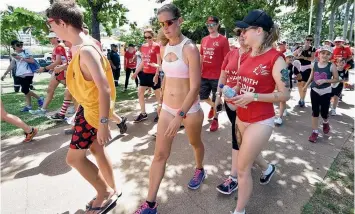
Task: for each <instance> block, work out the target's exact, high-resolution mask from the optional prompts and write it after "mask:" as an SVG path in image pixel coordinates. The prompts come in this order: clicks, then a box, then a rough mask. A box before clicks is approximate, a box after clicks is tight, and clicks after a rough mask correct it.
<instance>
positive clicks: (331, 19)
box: [328, 8, 336, 40]
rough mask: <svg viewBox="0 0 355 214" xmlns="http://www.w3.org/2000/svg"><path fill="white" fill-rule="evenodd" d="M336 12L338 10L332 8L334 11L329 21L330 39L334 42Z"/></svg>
mask: <svg viewBox="0 0 355 214" xmlns="http://www.w3.org/2000/svg"><path fill="white" fill-rule="evenodd" d="M335 11H336V8H332V11H331V13H330V18H329V19H330V21H329V34H328V39H329V40H333V39H334V19H335Z"/></svg>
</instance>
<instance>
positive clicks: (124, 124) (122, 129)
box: [117, 117, 127, 134]
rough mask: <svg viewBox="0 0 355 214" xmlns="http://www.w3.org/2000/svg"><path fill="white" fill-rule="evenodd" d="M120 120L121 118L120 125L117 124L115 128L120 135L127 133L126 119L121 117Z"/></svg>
mask: <svg viewBox="0 0 355 214" xmlns="http://www.w3.org/2000/svg"><path fill="white" fill-rule="evenodd" d="M121 118H122V121H121V123H120V124H117V127H118V128H119V129H120V133H121V134H124V133H126V131H127V124H126V122H127V118H126V117H121Z"/></svg>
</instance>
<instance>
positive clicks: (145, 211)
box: [134, 202, 158, 214]
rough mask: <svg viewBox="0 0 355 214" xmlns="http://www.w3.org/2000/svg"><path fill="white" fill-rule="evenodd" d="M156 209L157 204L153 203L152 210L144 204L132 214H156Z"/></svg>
mask: <svg viewBox="0 0 355 214" xmlns="http://www.w3.org/2000/svg"><path fill="white" fill-rule="evenodd" d="M157 207H158V204H157V203H155V206H154V207H153V208H150V207H149V205H148V203H147V202H144V203H143V204H142V205H141V206H140V207H139V209H138V210H137V211H136V212H134V214H157V213H158V212H157Z"/></svg>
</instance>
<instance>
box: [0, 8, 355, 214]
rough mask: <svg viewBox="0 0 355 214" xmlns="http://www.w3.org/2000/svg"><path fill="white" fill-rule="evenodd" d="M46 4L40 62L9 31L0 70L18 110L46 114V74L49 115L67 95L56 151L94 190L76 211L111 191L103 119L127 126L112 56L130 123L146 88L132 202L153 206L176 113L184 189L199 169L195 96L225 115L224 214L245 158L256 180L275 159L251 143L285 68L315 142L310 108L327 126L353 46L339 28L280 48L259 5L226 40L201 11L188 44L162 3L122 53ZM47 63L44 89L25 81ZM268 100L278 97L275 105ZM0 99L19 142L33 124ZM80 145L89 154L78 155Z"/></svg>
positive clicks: (269, 119)
mask: <svg viewBox="0 0 355 214" xmlns="http://www.w3.org/2000/svg"><path fill="white" fill-rule="evenodd" d="M46 15H47V25H48V27H49V29H50V30H51V31H52V32H51V33H50V34H49V35H48V36H47V37H48V38H49V39H50V42H51V44H52V45H53V47H54V49H53V55H52V63H51V64H50V65H48V66H45V67H40V68H38V69H36V70H35V71H33V70H32V69H31V65H32V64H35V61H34V59H33V57H32V55H31V53H30V52H28V51H26V50H25V49H23V43H22V42H21V41H18V40H14V41H13V42H12V43H11V45H12V47H13V49H14V54H13V55H12V58H13V60H12V63H11V64H10V66H9V68H8V69H7V71H6V73H5V74H4V76H3V77H2V79H3V78H4V77H5V76H6V74H7V73H9V72H12V71H13V70H15V72H14V74H15V76H16V78H15V79H16V85H20V87H21V92H22V93H24V95H25V99H26V106H25V107H24V108H23V109H22V111H23V112H29V113H31V114H35V115H42V116H44V115H46V114H47V108H48V105H49V104H50V102H51V101H52V99H53V96H54V94H55V89H56V88H57V87H58V85H59V84H60V83H61V84H63V85H64V86H65V87H66V90H65V92H64V100H63V104H62V107H61V109H60V111H59V112H58V113H56V114H54V115H52V116H50V118H51V119H53V120H64V119H65V115H66V114H67V112H68V108H69V107H70V106H71V105H72V103H74V106H73V109H74V110H72V112H73V113H74V112H75V114H74V116H73V118H74V120H73V127H72V129H71V130H70V132H69V134H72V137H71V142H70V146H69V150H68V153H67V158H66V160H67V163H68V164H69V165H70V166H72V167H73V168H75V169H76V170H77V171H78V172H79V173H80V174H81V176H82V177H83V178H84V179H85V180H86V181H88V182H89V183H90V184H91V185H92V186H93V187H94V188H95V190H96V192H97V194H96V196H95V197H93V199H92V200H91V201H89V202H88V204H87V205H86V212H87V213H90V214H94V213H102V212H104V211H105V210H106V209H107V208H108V207H110V206H111V205H112V204H113V203H114V202H115V201H116V200H117V199H118V198H119V197H120V196H121V194H122V193H121V192H120V191H119V190H118V189H117V187H116V185H115V179H114V174H113V169H112V163H111V161H110V158H109V157H108V155H107V153H106V151H105V144H106V143H108V142H109V141H110V140H111V134H110V129H109V127H108V122H109V120H113V121H115V122H116V123H117V127H118V128H119V130H120V133H121V134H123V133H125V132H126V131H127V125H126V122H127V118H125V117H120V116H118V115H117V114H116V113H115V112H114V104H115V101H116V87H119V77H120V73H121V64H123V66H124V71H125V74H126V77H125V84H124V91H127V88H128V85H129V79H130V78H131V79H132V80H134V81H135V85H136V87H137V93H138V99H139V104H140V113H139V115H138V116H137V117H136V118H135V119H134V123H139V122H141V121H143V120H146V119H147V118H148V116H147V112H146V108H145V96H144V94H145V93H146V91H147V89H150V88H152V89H153V91H154V94H155V98H156V102H157V105H158V107H157V109H156V111H157V112H156V117H155V118H154V122H157V123H158V125H157V133H156V143H155V152H154V158H153V161H152V164H151V167H150V173H149V191H148V195H147V197H146V201H144V202H143V203H142V205H141V206H140V207H139V209H138V210H137V211H136V212H135V214H156V213H157V207H158V204H157V202H156V201H157V194H158V191H159V186H160V183H161V181H162V179H163V177H164V173H165V168H166V163H167V161H168V158H169V156H170V153H171V149H172V143H173V141H174V138H175V136H176V134H177V132H178V131H179V129H180V128H181V125H182V124H183V126H184V127H185V130H186V132H185V133H186V135H187V137H188V140H189V143H190V144H191V146H192V147H191V148H192V149H193V152H194V156H195V162H196V163H195V165H196V166H195V169H194V171H193V173H192V177H191V180H190V181H189V183H188V184H187V187H188V188H190V189H192V190H196V189H198V188H199V187H200V186H201V184H202V183H203V181H204V179H205V178H206V171H205V170H204V165H203V160H204V153H205V148H204V144H203V142H202V138H201V133H202V123H203V121H204V113H203V111H202V108H201V106H200V102H201V101H203V102H205V103H207V104H208V105H209V106H210V110H209V113H208V120H210V121H211V123H210V131H211V132H216V131H218V128H219V123H218V115H219V112H221V111H222V110H223V106H224V109H225V111H226V113H227V116H228V118H229V120H230V122H231V129H232V132H231V133H232V136H231V139H232V160H231V174H230V175H229V177H228V178H226V179H225V180H223V181H222V182H221V184H218V185H217V187H216V189H217V191H219V192H220V193H222V194H227V195H230V194H232V193H233V192H234V191H236V190H238V200H237V204H236V207H235V209H234V211H233V214H243V213H245V207H246V206H247V204H248V201H249V200H250V199H251V194H252V189H253V182H252V175H251V169H252V166H253V164H254V163H255V164H256V165H257V166H258V167H259V168H260V170H261V176H260V179H259V180H260V184H262V185H266V184H268V183H269V182H270V180H271V178H272V176H273V175H274V173H275V172H276V166H275V165H273V164H269V163H268V162H267V161H266V160H265V159H264V158H263V157H262V155H261V152H262V149H263V148H264V147H265V146H266V145H267V143H268V141H269V138H270V136H271V134H272V131H273V129H274V127H275V125H282V124H283V117H285V116H287V109H286V106H287V105H286V103H287V101H288V100H289V99H290V91H291V89H292V87H293V84H294V80H295V81H297V88H298V92H299V95H300V100H299V102H298V105H299V107H300V108H304V107H305V98H306V95H307V90H308V88H309V86H310V98H311V104H312V130H311V135H310V137H309V139H308V140H309V141H310V142H313V143H315V142H316V141H317V138H318V133H319V131H318V126H319V123H318V118H319V115H320V116H321V117H322V119H323V121H322V124H323V132H324V134H328V133H329V132H330V129H331V126H330V125H329V119H328V118H329V112H330V113H331V115H336V108H337V105H338V102H339V100H340V99H341V95H342V90H343V88H344V84H346V83H347V81H348V78H349V73H348V72H349V69H352V68H353V67H354V61H353V53H352V51H351V49H350V48H349V47H348V46H346V45H345V44H344V42H345V41H344V40H343V39H342V38H340V37H337V38H336V39H335V40H334V44H335V46H334V47H332V46H333V41H330V40H326V41H324V44H323V46H321V47H319V48H318V49H316V48H315V47H314V46H313V45H312V44H313V36H312V35H307V36H306V38H305V41H304V42H303V44H300V43H299V44H295V46H294V47H291V48H289V47H288V44H287V42H286V41H280V42H278V41H279V36H280V31H279V27H278V25H277V24H275V23H274V21H273V20H272V18H271V17H270V16H269V15H268V14H267V13H266V12H265V11H263V10H252V11H250V12H249V13H248V14H247V15H246V16H245V17H244V19H243V20H241V21H237V22H236V28H235V30H234V32H235V36H236V42H237V45H236V46H234V47H232V46H230V44H229V43H228V39H227V38H226V37H225V36H223V35H221V34H220V33H219V32H218V30H219V27H220V22H219V18H218V17H216V16H209V17H207V20H206V22H205V24H206V27H207V29H208V32H209V35H207V36H206V37H204V38H203V39H202V41H201V46H200V48H198V47H197V46H196V45H195V44H194V43H193V42H192V41H191V40H190V39H189V38H187V37H186V36H184V35H183V34H182V33H181V25H182V23H183V18H182V14H181V12H180V10H179V8H177V7H176V6H175V5H173V4H166V5H164V6H162V7H161V8H160V9H159V10H158V11H157V18H158V21H159V24H160V26H161V29H160V31H159V33H158V35H156V32H154V31H153V30H152V29H151V28H147V29H145V30H144V39H145V43H144V44H141V45H139V47H138V48H135V45H134V44H128V49H127V51H126V52H125V54H124V62H123V63H121V61H120V54H119V51H120V50H119V48H118V46H117V45H115V44H112V45H111V50H110V51H109V52H108V54H107V56H105V55H104V54H103V52H102V50H101V44H100V43H99V42H98V41H97V40H95V39H94V38H92V37H91V36H89V35H88V33H89V32H88V28H87V26H86V25H85V24H84V23H83V19H84V18H83V14H82V12H80V9H79V7H78V6H77V5H76V3H75V1H57V2H55V3H53V4H52V5H51V6H50V8H48V9H47V11H46ZM155 38H158V39H157V40H156V39H155ZM48 71H49V72H50V73H51V79H50V82H49V85H48V89H47V96H46V98H45V99H44V98H42V97H39V96H38V95H37V94H36V93H35V92H34V91H33V90H31V85H32V84H33V83H32V80H33V76H34V75H36V74H35V73H36V72H37V73H42V72H48ZM227 88H228V89H230V90H232V92H233V93H232V94H234V95H233V96H227ZM32 97H34V98H35V99H37V103H38V109H37V110H34V109H32V101H31V98H32ZM274 103H279V107H280V108H279V111H278V113H277V114H275V109H274ZM1 111H2V114H1V119H2V120H4V121H6V122H9V123H11V124H14V125H16V126H18V127H20V128H22V129H23V130H24V132H25V133H26V138H25V140H24V142H30V141H31V140H32V139H33V137H34V136H35V135H36V134H37V132H38V130H37V129H36V128H33V127H30V126H28V125H26V124H24V123H23V122H22V121H21V120H20V119H19V118H18V117H16V116H14V115H10V114H7V113H6V111H5V109H4V106H3V105H2V104H1ZM255 133H258V135H255ZM88 149H89V150H90V151H91V153H92V154H93V156H94V157H95V159H96V161H97V165H95V164H94V163H93V162H91V161H90V160H89V159H88V158H87V157H86V151H87V150H88Z"/></svg>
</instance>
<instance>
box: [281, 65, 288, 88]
mask: <svg viewBox="0 0 355 214" xmlns="http://www.w3.org/2000/svg"><path fill="white" fill-rule="evenodd" d="M281 81H282V82H283V83H285V87H286V88H290V75H289V70H288V69H286V68H284V69H282V70H281Z"/></svg>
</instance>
